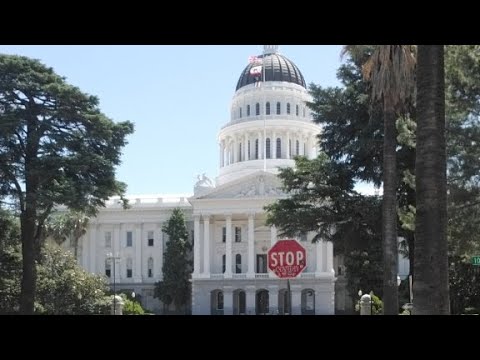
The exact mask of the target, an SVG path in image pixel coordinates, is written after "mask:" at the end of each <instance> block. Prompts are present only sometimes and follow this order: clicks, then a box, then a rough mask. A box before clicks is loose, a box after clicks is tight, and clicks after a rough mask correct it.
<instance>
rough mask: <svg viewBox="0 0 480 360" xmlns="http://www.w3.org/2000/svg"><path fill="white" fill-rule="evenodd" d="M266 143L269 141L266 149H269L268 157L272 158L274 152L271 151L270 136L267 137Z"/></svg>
mask: <svg viewBox="0 0 480 360" xmlns="http://www.w3.org/2000/svg"><path fill="white" fill-rule="evenodd" d="M266 143H267V144H266V147H267V149H266V150H267V151H266V153H267V159H270V158H271V157H272V156H271V155H272V154H271V151H270V138H267V141H266Z"/></svg>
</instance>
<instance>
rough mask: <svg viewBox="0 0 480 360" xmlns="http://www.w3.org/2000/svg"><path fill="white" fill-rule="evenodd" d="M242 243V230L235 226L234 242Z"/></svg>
mask: <svg viewBox="0 0 480 360" xmlns="http://www.w3.org/2000/svg"><path fill="white" fill-rule="evenodd" d="M241 241H242V228H241V227H240V226H235V242H241Z"/></svg>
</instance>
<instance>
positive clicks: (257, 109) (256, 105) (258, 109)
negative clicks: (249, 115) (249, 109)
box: [255, 103, 260, 116]
mask: <svg viewBox="0 0 480 360" xmlns="http://www.w3.org/2000/svg"><path fill="white" fill-rule="evenodd" d="M255 115H257V116H258V115H260V104H259V103H256V104H255Z"/></svg>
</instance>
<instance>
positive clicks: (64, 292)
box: [35, 243, 111, 315]
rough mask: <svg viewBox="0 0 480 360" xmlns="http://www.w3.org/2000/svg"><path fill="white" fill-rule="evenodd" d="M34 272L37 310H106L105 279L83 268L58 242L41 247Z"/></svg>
mask: <svg viewBox="0 0 480 360" xmlns="http://www.w3.org/2000/svg"><path fill="white" fill-rule="evenodd" d="M37 273H38V286H37V298H36V303H35V304H36V312H37V313H42V314H47V315H60V314H70V315H86V314H103V313H105V311H106V310H107V308H108V310H109V305H110V304H111V302H107V303H106V300H105V295H106V292H107V291H108V284H107V282H106V280H105V279H104V278H103V277H102V276H99V275H94V274H90V273H89V272H87V271H85V270H83V269H82V268H81V267H80V266H79V265H78V264H77V261H76V259H75V258H74V257H73V256H72V254H71V253H69V252H66V251H64V250H63V249H62V248H60V247H59V246H58V245H56V244H49V243H46V244H45V245H44V246H43V247H42V252H41V256H40V259H39V263H38V266H37ZM107 313H108V312H107Z"/></svg>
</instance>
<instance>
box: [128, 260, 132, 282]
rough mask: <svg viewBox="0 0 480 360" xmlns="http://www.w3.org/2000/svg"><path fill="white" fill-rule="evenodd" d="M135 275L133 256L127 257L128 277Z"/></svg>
mask: <svg viewBox="0 0 480 360" xmlns="http://www.w3.org/2000/svg"><path fill="white" fill-rule="evenodd" d="M132 275H133V261H132V259H131V258H128V259H127V278H131V277H132Z"/></svg>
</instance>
